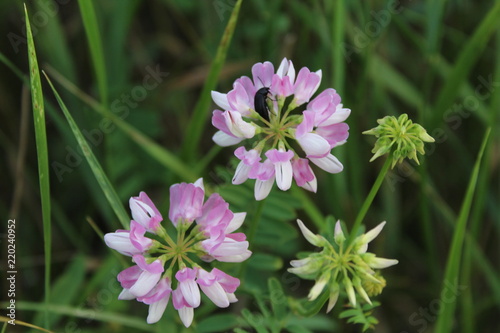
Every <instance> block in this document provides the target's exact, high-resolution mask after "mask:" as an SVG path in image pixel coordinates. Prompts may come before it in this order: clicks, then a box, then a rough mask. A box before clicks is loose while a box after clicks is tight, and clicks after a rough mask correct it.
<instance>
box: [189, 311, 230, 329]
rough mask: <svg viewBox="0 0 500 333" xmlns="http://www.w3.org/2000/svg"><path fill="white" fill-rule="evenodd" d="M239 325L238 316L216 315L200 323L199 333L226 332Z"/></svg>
mask: <svg viewBox="0 0 500 333" xmlns="http://www.w3.org/2000/svg"><path fill="white" fill-rule="evenodd" d="M237 325H238V321H237V320H236V316H235V315H233V314H229V313H225V314H216V315H211V316H209V317H207V318H206V319H203V320H201V321H200V322H199V323H198V330H197V331H198V332H199V333H213V332H226V331H227V330H229V329H231V328H233V327H235V326H237Z"/></svg>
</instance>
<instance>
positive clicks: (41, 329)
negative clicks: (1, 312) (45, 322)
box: [0, 316, 53, 333]
mask: <svg viewBox="0 0 500 333" xmlns="http://www.w3.org/2000/svg"><path fill="white" fill-rule="evenodd" d="M9 321H12V319H10V318H9V317H4V316H0V322H3V323H4V326H3V328H2V333H4V332H6V328H7V325H9V326H10V325H12V324H8V322H9ZM14 323H15V325H19V326H24V327H29V328H32V329H35V330H37V331H41V332H48V333H52V332H53V331H49V330H46V329H45V328H41V327H39V326H36V325H33V324H30V323H27V322H24V321H21V320H17V319H16V320H14Z"/></svg>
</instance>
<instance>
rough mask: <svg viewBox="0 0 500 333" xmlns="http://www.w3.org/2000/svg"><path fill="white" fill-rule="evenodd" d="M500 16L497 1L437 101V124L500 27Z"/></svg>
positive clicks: (457, 63) (475, 33)
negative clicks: (491, 37)
mask: <svg viewBox="0 0 500 333" xmlns="http://www.w3.org/2000/svg"><path fill="white" fill-rule="evenodd" d="M499 16H500V1H497V2H496V3H495V5H494V7H493V8H492V9H491V10H489V11H488V14H487V16H486V17H485V18H484V19H483V21H482V22H481V24H480V25H479V26H478V28H477V29H476V31H475V32H474V34H473V35H472V37H471V38H470V39H469V40H468V42H467V43H466V44H465V45H464V47H463V49H462V51H461V52H460V54H459V56H458V59H457V61H456V63H455V66H454V68H453V71H452V72H451V74H450V75H449V77H448V78H447V79H446V81H445V84H444V87H443V89H442V91H441V93H440V95H439V98H438V100H437V101H436V105H435V108H434V120H435V121H436V122H437V121H438V120H439V119H441V118H442V116H443V113H444V112H445V111H446V109H448V107H449V106H450V105H451V104H452V103H453V100H454V99H455V97H456V96H457V93H458V91H459V89H460V87H461V85H462V83H463V82H464V80H465V79H466V78H467V76H468V74H469V72H470V70H471V69H472V68H473V66H474V64H475V63H476V60H477V59H478V58H479V56H480V55H481V51H482V50H483V49H484V48H485V46H486V43H487V42H488V40H489V39H490V36H491V35H492V34H493V32H495V31H496V30H497V29H498V27H499V26H500V20H499V19H498V17H499Z"/></svg>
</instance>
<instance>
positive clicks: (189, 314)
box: [177, 306, 194, 327]
mask: <svg viewBox="0 0 500 333" xmlns="http://www.w3.org/2000/svg"><path fill="white" fill-rule="evenodd" d="M177 311H179V317H180V318H181V321H182V323H183V324H184V326H186V327H189V326H191V323H192V322H193V317H194V310H193V308H190V307H187V306H185V307H183V308H181V309H179V310H177Z"/></svg>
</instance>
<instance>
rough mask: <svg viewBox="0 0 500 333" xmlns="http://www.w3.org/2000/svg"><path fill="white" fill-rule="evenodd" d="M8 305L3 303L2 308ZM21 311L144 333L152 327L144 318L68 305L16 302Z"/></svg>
mask: <svg viewBox="0 0 500 333" xmlns="http://www.w3.org/2000/svg"><path fill="white" fill-rule="evenodd" d="M4 304H6V303H2V306H3V305H4ZM16 305H17V307H18V308H19V310H23V311H43V310H46V311H50V312H53V313H57V314H60V315H66V316H71V317H76V318H83V319H88V318H92V320H97V321H102V322H105V323H107V324H111V323H114V324H117V325H123V326H127V327H130V328H135V329H139V330H142V331H149V332H150V331H151V325H149V324H148V323H146V321H145V320H144V318H142V317H141V318H138V317H134V316H131V315H130V314H121V313H114V312H107V311H96V309H83V308H82V307H80V306H79V307H72V306H67V305H56V304H49V305H47V306H46V305H44V304H40V303H34V302H21V301H20V302H16Z"/></svg>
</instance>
